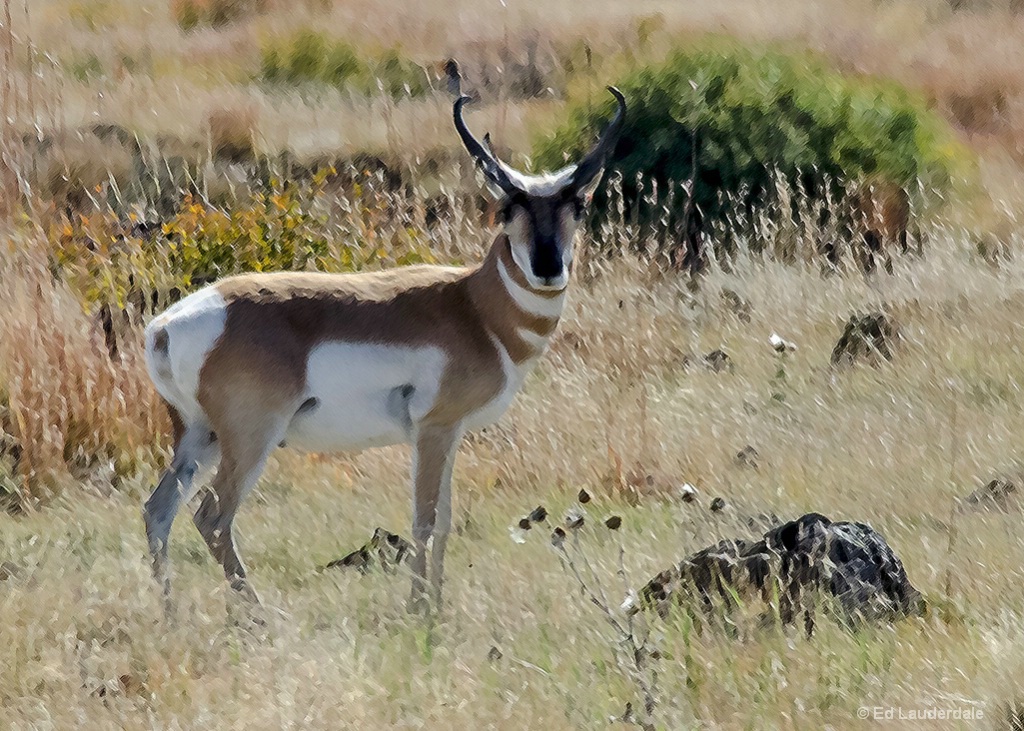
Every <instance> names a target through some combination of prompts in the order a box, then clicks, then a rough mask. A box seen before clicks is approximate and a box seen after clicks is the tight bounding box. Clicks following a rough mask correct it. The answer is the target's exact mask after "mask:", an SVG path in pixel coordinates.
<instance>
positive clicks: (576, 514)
mask: <svg viewBox="0 0 1024 731" xmlns="http://www.w3.org/2000/svg"><path fill="white" fill-rule="evenodd" d="M585 515H586V514H585V513H584V512H583V511H582V510H580V509H579V508H576V509H574V510H570V511H569V514H568V515H566V516H565V527H566V528H568V529H569V530H579V529H580V528H582V527H583V523H584V522H585V518H584V516H585Z"/></svg>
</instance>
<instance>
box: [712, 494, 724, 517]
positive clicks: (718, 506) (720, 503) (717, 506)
mask: <svg viewBox="0 0 1024 731" xmlns="http://www.w3.org/2000/svg"><path fill="white" fill-rule="evenodd" d="M723 510H725V500H723V499H722V498H720V497H716V498H715V499H714V500H712V501H711V512H712V513H720V512H722V511H723Z"/></svg>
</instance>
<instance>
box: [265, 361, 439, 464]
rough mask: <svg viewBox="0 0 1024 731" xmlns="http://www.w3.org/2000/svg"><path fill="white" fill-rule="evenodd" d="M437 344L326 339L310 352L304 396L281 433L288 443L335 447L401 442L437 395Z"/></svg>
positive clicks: (312, 448) (308, 447)
mask: <svg viewBox="0 0 1024 731" xmlns="http://www.w3.org/2000/svg"><path fill="white" fill-rule="evenodd" d="M444 368H445V355H444V352H443V351H441V350H440V349H439V348H408V347H398V346H391V345H375V344H368V343H339V342H334V343H324V344H323V345H319V346H317V347H315V348H314V349H313V350H312V351H311V352H310V354H309V363H308V367H307V373H306V383H307V387H306V398H308V399H315V402H311V405H310V406H309V408H308V409H306V410H303V411H300V413H298V414H297V415H296V416H295V418H294V419H293V420H292V422H291V424H290V425H289V427H288V430H287V432H286V433H285V437H284V441H285V444H286V445H287V446H289V447H294V448H296V449H300V450H304V451H310V452H335V451H343V450H351V449H365V448H367V447H380V446H385V445H389V444H401V443H405V442H409V441H411V439H412V436H413V435H412V425H413V424H415V423H416V422H417V421H419V420H420V419H421V418H423V417H424V416H426V414H427V413H429V412H430V410H431V409H432V408H433V406H434V402H435V400H436V398H437V392H438V388H439V387H440V383H441V376H442V374H443V372H444Z"/></svg>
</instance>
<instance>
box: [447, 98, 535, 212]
mask: <svg viewBox="0 0 1024 731" xmlns="http://www.w3.org/2000/svg"><path fill="white" fill-rule="evenodd" d="M470 101H472V98H471V97H468V96H461V97H459V99H458V101H456V102H455V109H454V113H453V117H454V119H455V129H456V130H458V132H459V137H461V138H462V144H464V145H465V146H466V149H467V150H468V151H469V154H470V155H472V157H473V159H474V160H476V163H477V165H479V166H480V169H481V170H483V171H484V175H486V176H487V178H488V179H489V180H490V181H491V182H492V183H494V184H495V185H496V186H498V187H499V188H501V189H502V190H503V191H504V192H505V193H506V194H511V193H515V192H516V191H518V190H519V188H518V187H517V186H516V185H515V183H513V182H512V180H511V179H510V178H509V177H508V175H507V174H506V173H505V170H504V169H503V168H502V165H501V163H500V162H499V161H498V158H497V157H496V156H495V155H493V154H492V153H491V151H490V150H489V149H487V148H485V147H484V146H483V145H481V144H480V142H479V141H478V140H477V138H476V137H474V136H473V133H472V132H470V131H469V127H467V126H466V122H465V121H464V120H463V119H462V108H463V107H464V106H466V103H467V102H470ZM484 139H486V140H487V142H488V145H487V147H488V148H489V147H490V139H489V137H485V138H484Z"/></svg>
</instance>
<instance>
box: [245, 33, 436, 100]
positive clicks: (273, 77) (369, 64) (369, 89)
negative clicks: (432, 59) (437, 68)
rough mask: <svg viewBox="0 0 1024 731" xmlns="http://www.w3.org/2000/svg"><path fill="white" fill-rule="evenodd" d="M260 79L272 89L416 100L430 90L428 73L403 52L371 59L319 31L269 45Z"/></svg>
mask: <svg viewBox="0 0 1024 731" xmlns="http://www.w3.org/2000/svg"><path fill="white" fill-rule="evenodd" d="M259 79H260V80H262V81H265V82H268V83H271V84H287V85H295V84H323V85H326V86H333V87H336V88H338V89H349V90H351V91H355V92H357V93H360V94H366V95H368V96H370V95H376V94H379V93H384V94H385V95H387V96H390V97H407V96H411V97H416V96H422V95H423V94H426V93H427V92H428V91H429V90H430V84H429V82H428V79H427V73H426V70H425V69H424V68H423V67H421V66H419V65H418V64H416V63H414V62H413V61H411V60H410V59H408V58H406V57H405V56H404V55H403V54H402V53H401V51H400V50H399V49H397V48H388V49H385V50H384V51H382V52H380V53H376V54H367V53H365V52H364V51H362V50H360V49H357V48H356V47H355V46H353V45H352V44H350V43H348V42H347V41H343V40H338V39H335V38H331V37H328V36H326V35H324V34H323V33H320V32H317V31H314V30H302V31H299V32H297V33H294V34H292V35H290V36H286V37H284V38H276V39H274V40H272V41H270V42H268V43H267V44H266V45H264V46H263V48H262V51H261V61H260V71H259Z"/></svg>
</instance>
